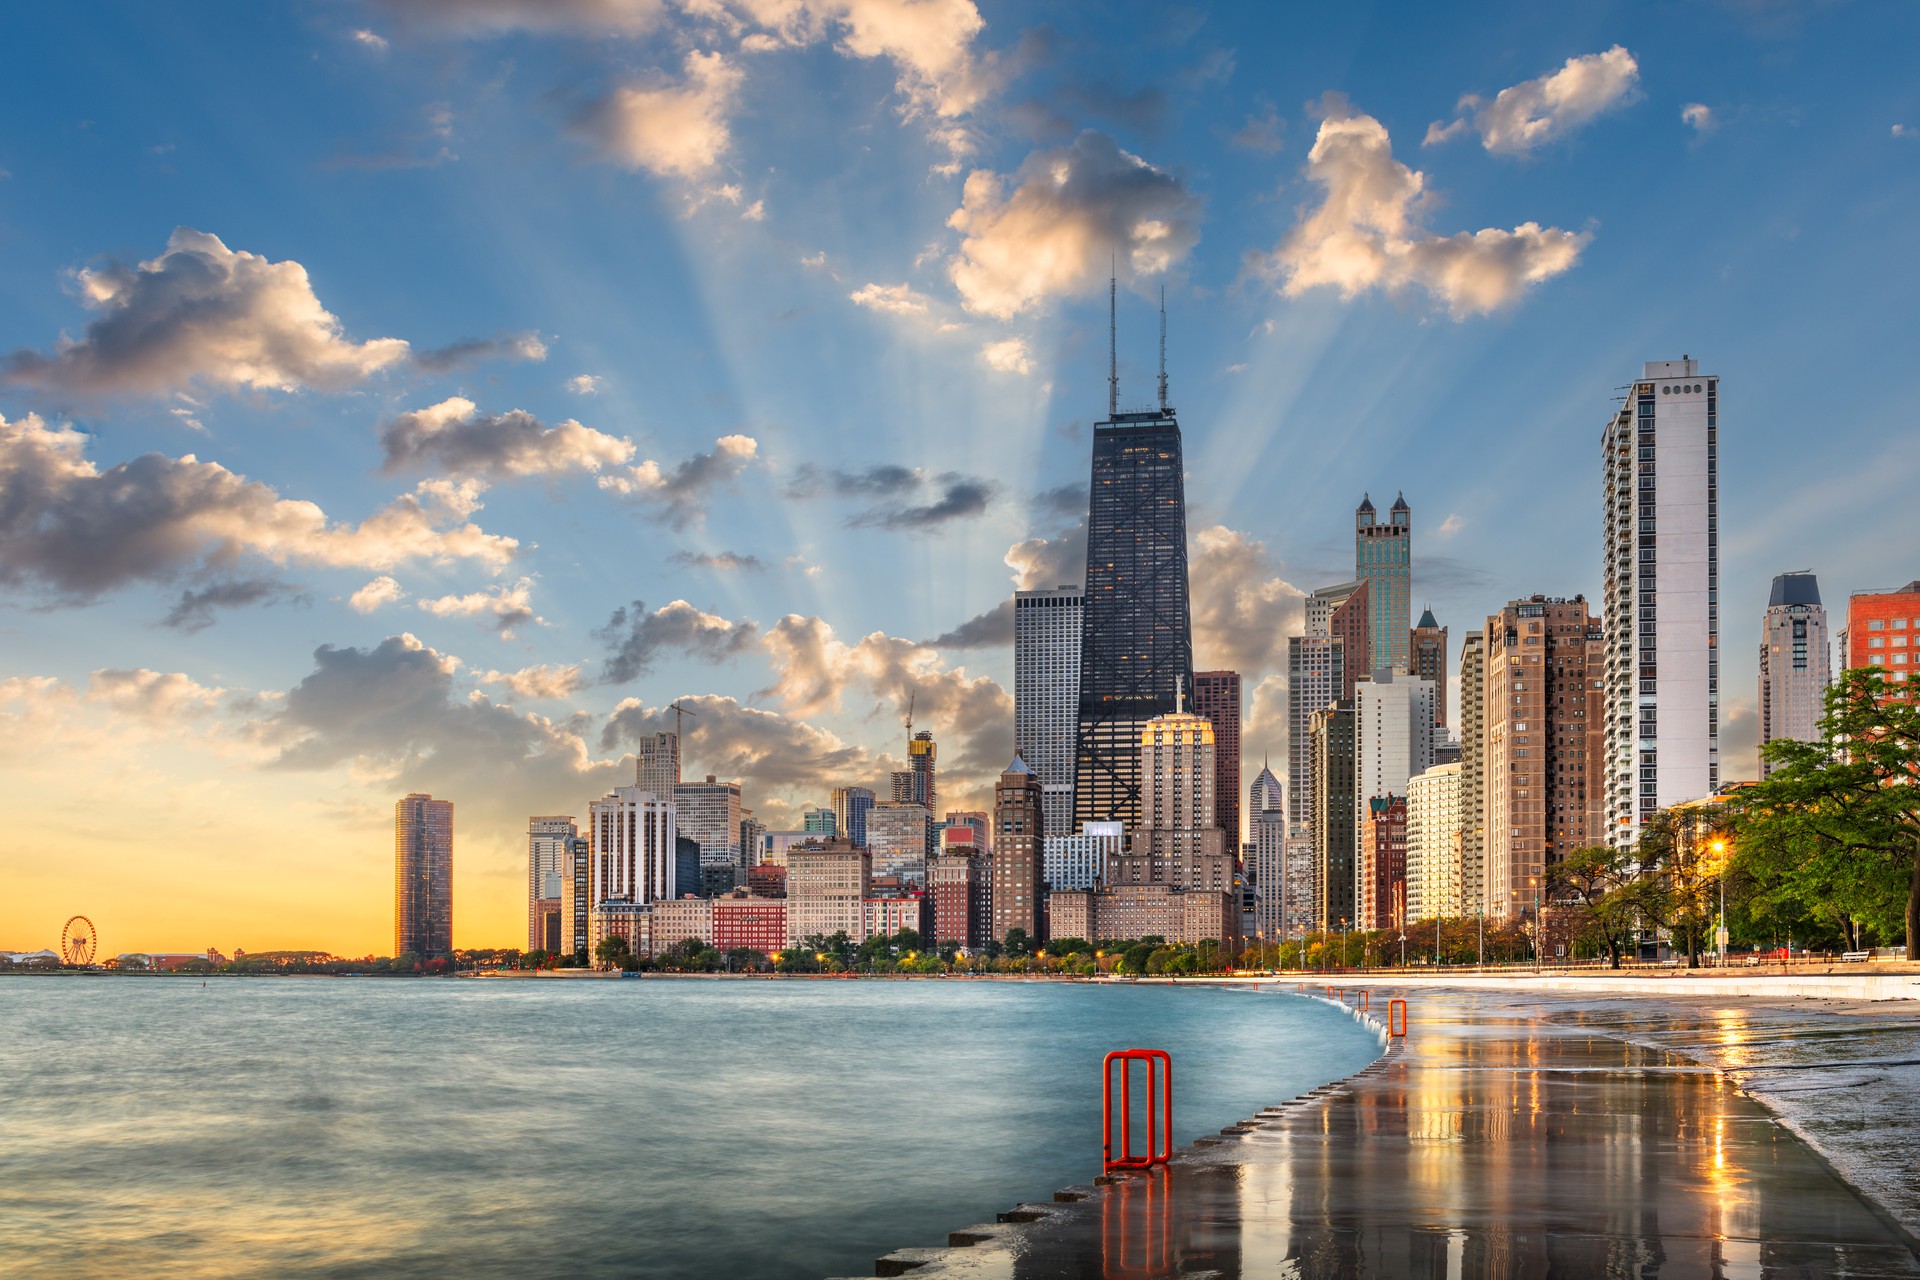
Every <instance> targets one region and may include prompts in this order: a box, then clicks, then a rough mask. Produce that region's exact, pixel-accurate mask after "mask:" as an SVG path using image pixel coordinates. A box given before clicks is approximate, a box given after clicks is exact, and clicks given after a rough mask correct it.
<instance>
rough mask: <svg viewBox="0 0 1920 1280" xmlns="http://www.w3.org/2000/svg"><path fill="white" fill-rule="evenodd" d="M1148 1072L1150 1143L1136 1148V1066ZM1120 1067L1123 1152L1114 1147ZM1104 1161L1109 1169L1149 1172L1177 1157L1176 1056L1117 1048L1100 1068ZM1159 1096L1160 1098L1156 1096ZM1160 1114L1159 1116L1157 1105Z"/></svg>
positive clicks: (1155, 1051) (1153, 1050)
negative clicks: (1115, 1077) (1115, 1096)
mask: <svg viewBox="0 0 1920 1280" xmlns="http://www.w3.org/2000/svg"><path fill="white" fill-rule="evenodd" d="M1136 1062H1140V1063H1144V1064H1145V1066H1146V1072H1147V1144H1146V1149H1145V1150H1144V1151H1141V1152H1139V1153H1137V1154H1136V1153H1135V1151H1134V1149H1133V1064H1134V1063H1136ZM1116 1064H1118V1066H1119V1068H1120V1149H1119V1151H1118V1152H1116V1151H1115V1150H1114V1145H1113V1074H1114V1073H1113V1069H1114V1066H1115V1065H1116ZM1100 1071H1101V1078H1100V1158H1101V1161H1102V1163H1103V1164H1104V1165H1105V1167H1106V1170H1107V1171H1108V1172H1111V1171H1112V1170H1115V1169H1149V1168H1152V1167H1153V1166H1154V1165H1156V1164H1165V1163H1167V1161H1169V1160H1171V1159H1172V1158H1173V1057H1172V1055H1170V1054H1169V1053H1168V1052H1167V1051H1166V1050H1165V1049H1115V1050H1114V1051H1113V1052H1111V1053H1109V1054H1108V1055H1107V1056H1106V1058H1105V1059H1104V1060H1103V1061H1102V1062H1101V1066H1100ZM1156 1093H1157V1094H1158V1095H1159V1096H1158V1098H1156V1097H1155V1094H1156ZM1156 1101H1157V1102H1158V1103H1159V1104H1160V1105H1159V1108H1158V1110H1159V1115H1158V1117H1157V1118H1156V1116H1155V1107H1154V1104H1155V1102H1156Z"/></svg>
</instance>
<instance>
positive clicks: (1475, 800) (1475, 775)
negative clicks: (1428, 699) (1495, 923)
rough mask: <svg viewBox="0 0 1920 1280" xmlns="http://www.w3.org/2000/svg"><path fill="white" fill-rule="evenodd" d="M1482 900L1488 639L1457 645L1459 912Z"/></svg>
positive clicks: (1480, 635)
mask: <svg viewBox="0 0 1920 1280" xmlns="http://www.w3.org/2000/svg"><path fill="white" fill-rule="evenodd" d="M1486 901H1487V637H1486V633H1485V632H1484V631H1481V630H1474V631H1469V632H1468V633H1467V634H1466V636H1465V637H1464V638H1463V639H1462V640H1461V642H1460V913H1461V914H1462V915H1481V914H1484V913H1485V911H1486Z"/></svg>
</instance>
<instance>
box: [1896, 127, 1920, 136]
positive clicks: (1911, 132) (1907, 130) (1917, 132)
mask: <svg viewBox="0 0 1920 1280" xmlns="http://www.w3.org/2000/svg"><path fill="white" fill-rule="evenodd" d="M1893 136H1894V137H1896V138H1920V129H1916V128H1914V127H1913V126H1912V125H1906V124H1896V125H1894V126H1893Z"/></svg>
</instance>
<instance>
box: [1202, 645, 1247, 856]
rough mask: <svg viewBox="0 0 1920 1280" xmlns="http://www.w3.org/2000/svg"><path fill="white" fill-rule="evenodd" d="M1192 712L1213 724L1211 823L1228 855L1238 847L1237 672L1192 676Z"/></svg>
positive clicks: (1206, 672) (1217, 672) (1238, 756)
mask: <svg viewBox="0 0 1920 1280" xmlns="http://www.w3.org/2000/svg"><path fill="white" fill-rule="evenodd" d="M1193 710H1194V713H1195V714H1197V715H1202V716H1205V717H1206V718H1207V719H1208V720H1211V721H1212V722H1213V768H1214V785H1213V799H1214V805H1215V821H1216V822H1217V823H1218V824H1219V827H1220V829H1221V830H1222V831H1224V832H1226V833H1227V849H1228V851H1229V852H1231V851H1233V850H1236V849H1238V848H1239V847H1240V673H1239V672H1238V671H1196V672H1194V673H1193Z"/></svg>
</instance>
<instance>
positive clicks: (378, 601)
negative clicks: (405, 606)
mask: <svg viewBox="0 0 1920 1280" xmlns="http://www.w3.org/2000/svg"><path fill="white" fill-rule="evenodd" d="M406 595H407V593H406V592H405V591H402V590H401V589H400V584H399V583H398V582H395V581H394V580H393V579H392V578H390V577H388V576H387V575H386V574H384V573H383V574H381V575H380V576H379V577H377V578H375V579H374V580H373V581H372V582H369V583H368V584H367V585H366V586H364V587H362V588H360V589H359V590H358V591H356V592H354V593H353V594H352V595H350V596H348V597H347V604H348V606H349V607H351V608H352V609H353V611H354V612H355V613H372V612H373V611H374V610H375V609H378V608H380V607H381V606H382V605H389V604H392V603H394V602H395V601H397V600H404V599H406Z"/></svg>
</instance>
